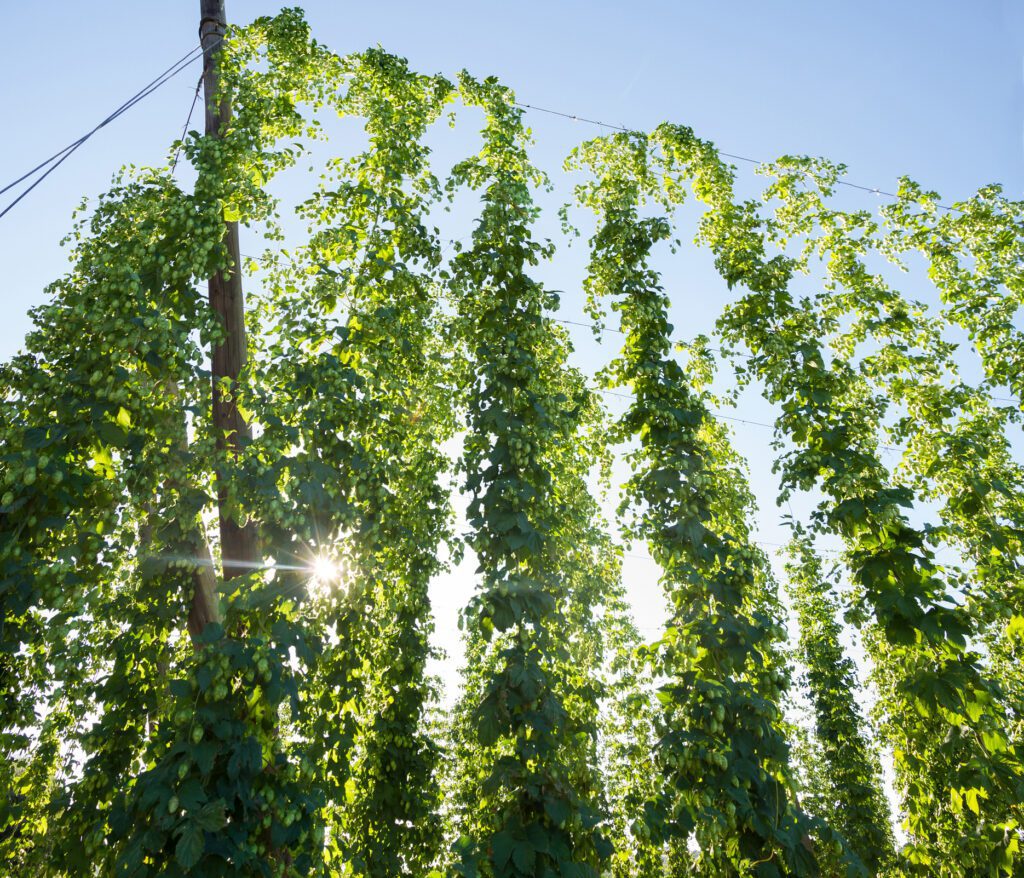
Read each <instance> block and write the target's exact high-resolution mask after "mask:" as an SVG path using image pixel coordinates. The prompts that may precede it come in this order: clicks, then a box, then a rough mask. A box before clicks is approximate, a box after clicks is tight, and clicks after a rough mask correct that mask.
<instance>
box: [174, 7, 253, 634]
mask: <svg viewBox="0 0 1024 878" xmlns="http://www.w3.org/2000/svg"><path fill="white" fill-rule="evenodd" d="M199 6H200V12H201V18H200V21H199V39H200V42H201V44H202V47H203V65H204V66H203V93H204V96H205V104H206V134H207V136H209V137H221V136H222V134H223V131H224V129H225V128H226V127H227V124H228V122H229V121H230V119H231V102H230V101H229V100H227V99H221V98H219V96H218V91H219V89H220V74H219V70H218V66H217V58H218V52H219V48H220V43H221V40H222V39H223V37H224V32H225V30H226V28H227V16H226V13H225V11H224V0H200V3H199ZM224 226H225V228H224V243H225V244H226V245H227V248H228V252H229V254H230V256H231V261H232V263H233V269H232V270H231V271H230V273H227V272H221V271H219V272H217V273H216V274H215V275H213V277H211V278H210V282H209V295H210V307H211V308H213V310H214V311H215V312H216V313H217V315H218V317H219V318H220V320H221V323H222V325H223V326H224V329H225V332H226V337H225V339H224V341H223V342H222V343H221V344H219V345H216V346H215V347H214V348H213V354H212V360H213V365H212V371H213V427H214V430H215V431H216V440H217V447H218V449H219V450H221V451H223V452H225V453H226V455H227V458H228V461H230V458H231V455H232V452H234V451H237V450H238V449H239V448H240V447H241V445H242V443H243V442H245V441H247V440H249V439H251V438H252V432H251V431H250V429H249V425H248V424H247V423H246V421H245V418H244V417H243V416H242V414H241V412H239V410H238V406H237V405H236V404H235V402H234V399H233V396H231V395H230V394H227V395H225V393H224V391H223V389H222V384H223V382H224V380H225V379H228V382H229V384H230V385H232V386H233V385H234V383H235V382H236V381H237V379H238V375H239V373H240V372H241V371H242V369H243V368H244V367H245V363H246V359H247V350H246V338H245V298H244V296H243V295H242V274H241V256H240V254H239V250H238V223H236V222H225V224H224ZM230 469H231V468H230V465H226V466H224V467H222V468H221V470H220V471H219V472H218V473H217V503H218V512H219V517H220V550H221V564H222V566H223V568H224V579H225V580H228V579H231V578H233V577H235V576H241V575H243V574H245V573H248V572H250V571H251V570H252V568H253V565H254V564H258V563H259V562H260V554H259V547H258V544H257V539H256V529H255V527H254V526H253V525H252V524H249V525H247V526H246V527H240V526H239V525H238V523H237V522H236V521H235V520H234V519H233V518H232V517H231V515H230V513H229V512H228V510H227V502H226V501H227V493H228V492H227V486H228V482H229V479H230V476H231V474H230ZM197 609H198V610H200V611H201V614H202V615H203V616H204V617H205V618H202V619H196V620H193V619H192V617H191V616H190V625H189V627H190V629H193V630H194V629H195V628H197V627H198V629H199V630H202V626H203V625H204V624H205V622H207V621H212V619H213V618H216V619H219V617H220V614H219V611H218V612H217V614H216V616H215V617H211V616H210V613H209V611H210V609H211V608H210V607H199V608H197V607H196V606H195V604H193V611H194V612H195V611H196V610H197ZM193 622H195V623H198V624H195V625H194V624H193Z"/></svg>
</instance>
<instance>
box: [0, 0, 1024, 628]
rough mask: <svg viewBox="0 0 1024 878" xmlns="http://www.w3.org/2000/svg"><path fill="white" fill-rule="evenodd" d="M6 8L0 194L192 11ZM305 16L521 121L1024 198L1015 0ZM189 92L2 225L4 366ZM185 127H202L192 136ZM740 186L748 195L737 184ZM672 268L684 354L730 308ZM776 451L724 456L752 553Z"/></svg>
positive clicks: (113, 93)
mask: <svg viewBox="0 0 1024 878" xmlns="http://www.w3.org/2000/svg"><path fill="white" fill-rule="evenodd" d="M5 6H6V8H5V9H4V11H3V12H2V13H0V15H2V19H0V20H2V22H3V25H4V27H3V37H2V38H0V39H2V51H0V75H2V81H3V82H5V83H6V87H5V89H4V90H3V92H2V94H0V113H2V115H3V118H5V119H6V120H7V126H6V129H5V137H4V138H3V140H2V141H0V185H4V184H6V183H7V182H8V181H9V180H11V179H13V178H15V177H17V176H19V175H20V174H21V173H22V172H24V171H26V170H28V169H29V168H30V167H32V166H33V165H35V164H36V163H37V162H38V161H40V160H41V159H42V158H45V157H46V156H48V155H49V154H51V153H52V152H54V151H56V150H57V149H59V148H60V147H62V146H64V145H65V144H67V143H68V142H70V141H71V140H73V139H75V138H77V137H78V136H79V135H80V134H81V133H83V132H85V131H86V130H88V129H90V128H91V127H93V125H95V124H96V122H98V121H99V120H100V119H101V118H102V117H104V116H105V115H106V114H107V113H108V112H110V111H111V110H112V109H114V108H115V107H116V106H117V105H119V104H120V103H121V102H122V101H123V100H124V99H125V98H127V97H128V96H130V95H131V94H132V93H133V92H135V91H136V90H137V89H138V88H139V87H140V86H141V85H143V84H145V83H146V82H148V81H149V80H150V79H152V78H153V77H154V76H155V75H156V74H157V73H159V72H160V71H161V70H162V69H164V68H165V67H167V66H168V65H169V64H170V63H171V62H172V61H174V60H175V59H176V58H178V57H180V56H181V55H183V54H184V53H185V52H186V51H188V49H189V48H191V47H192V46H193V45H195V44H196V42H197V30H196V29H197V24H198V6H199V4H198V3H197V2H192V3H181V2H173V3H172V2H167V0H164V2H154V0H145V2H136V3H132V4H125V3H124V2H118V3H115V2H107V0H89V2H88V3H85V2H80V0H79V2H71V0H55V2H51V3H50V4H48V5H46V6H45V7H43V6H41V5H39V4H17V5H15V4H13V3H7V4H5ZM276 8H277V7H276V6H275V5H273V4H271V3H267V2H262V0H260V2H240V0H228V14H229V16H230V17H231V19H232V20H233V21H236V22H244V21H248V20H250V19H251V18H253V17H254V16H256V15H260V14H267V13H272V12H274V11H275V10H276ZM305 9H306V12H307V15H308V18H309V20H310V22H311V24H312V27H313V31H314V34H315V35H316V36H317V38H318V39H320V40H321V41H322V42H324V43H326V44H327V45H328V46H330V47H331V48H332V49H334V50H335V51H338V52H341V53H344V52H348V51H353V50H358V49H361V48H365V47H366V46H369V45H373V44H377V43H380V44H381V45H383V46H384V48H386V49H388V50H389V51H392V52H395V53H397V54H401V55H404V56H406V57H408V58H409V60H410V62H411V64H412V66H413V67H414V68H416V69H419V70H422V71H424V72H442V73H446V74H454V73H455V72H456V71H458V70H459V69H460V68H463V67H465V68H467V69H469V70H470V71H471V72H473V73H475V74H477V75H479V76H484V75H488V74H495V75H497V76H498V77H499V78H501V79H502V80H503V81H504V82H506V83H507V84H509V85H511V86H512V87H514V88H515V90H516V92H517V96H518V98H519V99H520V100H521V101H523V102H525V103H528V104H534V105H538V106H542V107H549V108H553V109H557V110H560V111H564V112H568V113H571V114H577V115H579V116H581V117H585V118H590V119H598V120H602V121H604V122H608V123H612V124H620V125H627V126H631V127H638V128H649V127H653V126H654V125H656V124H657V123H659V122H661V121H663V120H668V121H673V122H681V123H684V124H687V125H690V126H691V127H693V128H694V129H695V130H696V131H697V133H698V134H699V135H700V136H702V137H705V138H709V139H712V140H714V141H715V142H716V143H717V144H718V146H719V147H720V148H721V149H723V150H725V151H728V152H732V153H737V154H741V155H745V156H750V157H753V158H757V159H771V158H773V157H775V156H777V155H780V154H783V153H802V154H816V155H824V156H827V157H829V158H832V159H835V160H839V161H843V162H845V163H846V164H847V165H848V166H849V169H850V170H849V177H848V179H850V180H851V181H853V182H857V183H861V184H864V185H867V186H870V187H878V188H881V189H891V188H892V187H893V186H894V185H895V180H896V178H897V177H898V176H899V175H901V174H904V173H906V174H910V175H911V176H913V177H914V178H916V179H918V180H920V181H921V182H923V183H924V184H926V185H927V186H928V187H930V188H935V189H937V190H939V191H940V192H941V193H942V195H943V197H944V199H946V201H947V203H948V201H950V200H955V199H957V198H961V197H966V196H968V195H969V194H971V192H973V191H974V190H975V189H976V188H977V187H978V186H980V185H983V184H986V183H990V182H1002V183H1003V184H1004V185H1005V186H1006V188H1007V191H1008V193H1009V194H1010V195H1011V196H1013V197H1021V195H1022V189H1024V161H1022V158H1024V127H1022V125H1024V79H1022V74H1024V67H1022V56H1024V3H1020V2H1019V0H1018V2H1010V0H976V2H972V3H964V2H953V0H938V2H936V0H929V2H923V0H915V2H909V0H904V2H892V0H888V2H882V0H866V2H859V3H856V4H854V3H838V2H831V3H830V2H820V0H818V2H805V0H789V2H776V3H771V4H769V3H764V2H752V0H734V2H732V3H728V4H724V3H699V2H693V0H686V2H675V3H669V2H653V3H648V4H645V5H640V4H634V3H611V2H593V0H592V2H587V3H584V2H557V0H554V2H551V0H549V2H544V3H540V2H533V0H526V2H517V3H494V2H492V3H480V2H475V3H470V2H444V0H439V2H432V3H423V2H418V3H412V2H376V3H364V4H350V3H339V2H327V0H318V2H308V3H306V4H305ZM198 73H199V69H198V65H194V66H193V67H191V68H189V70H188V71H187V72H185V73H183V74H182V75H181V76H179V77H177V78H176V79H174V80H172V81H171V82H170V83H169V84H167V85H166V86H164V87H163V88H162V89H161V90H159V91H158V92H156V93H155V94H154V95H152V96H151V97H149V98H148V99H146V100H145V101H144V102H143V103H142V104H140V105H139V106H138V107H136V108H134V109H133V110H131V111H130V112H129V113H128V114H126V115H125V116H123V117H122V118H121V119H119V120H117V121H116V122H115V123H113V124H112V125H111V126H109V127H108V128H106V129H104V130H103V131H101V132H100V133H99V134H97V135H96V136H95V137H94V138H93V139H92V140H91V141H89V143H87V144H86V145H85V146H84V147H83V148H82V149H80V150H79V151H78V152H77V153H76V154H75V155H74V156H73V157H72V158H71V159H69V160H68V161H67V162H65V164H64V165H63V166H62V167H61V168H60V169H59V170H58V171H57V172H56V173H55V174H53V175H52V176H51V177H50V178H48V179H47V180H46V181H45V182H44V183H43V184H42V185H41V186H40V187H39V188H38V189H37V190H36V191H35V192H33V193H32V194H31V195H30V196H29V197H28V198H27V199H26V200H25V201H24V202H22V203H21V204H20V205H18V207H16V208H15V209H14V211H12V212H11V213H10V214H9V215H8V216H6V217H4V218H3V219H2V220H0V266H2V269H3V288H2V291H0V306H2V311H0V313H2V316H3V319H2V320H0V357H2V358H4V359H6V358H7V357H9V356H10V355H11V354H12V353H14V351H15V350H16V349H17V348H18V346H19V345H20V343H21V339H22V337H23V336H24V333H25V332H26V330H27V329H28V327H29V321H28V318H27V315H26V312H27V310H28V309H29V308H30V307H32V306H33V305H36V304H38V303H40V302H42V301H43V298H44V293H43V289H44V287H45V285H46V284H47V283H48V282H50V281H51V280H53V279H54V278H56V277H57V276H58V275H59V274H60V273H61V272H62V271H64V269H65V267H66V258H65V256H64V254H63V252H62V251H61V249H60V247H59V241H60V239H61V237H62V236H63V235H64V234H65V233H66V232H67V230H68V229H69V226H70V214H71V211H72V209H73V208H74V207H75V205H76V204H77V203H78V202H79V200H80V199H81V197H82V196H83V195H95V194H97V193H98V192H101V191H102V190H103V189H105V188H106V187H107V185H108V184H109V181H110V177H111V175H112V173H113V172H114V171H115V170H116V169H117V168H118V166H119V165H121V164H129V163H134V164H139V165H145V164H154V163H160V162H162V161H163V160H164V156H165V155H166V147H167V144H168V143H170V142H171V141H172V140H174V139H175V138H176V137H177V136H178V135H179V133H180V131H181V127H182V125H183V123H184V121H185V116H186V113H187V112H188V108H189V104H190V102H191V99H192V90H193V88H194V86H195V81H196V77H197V76H198ZM199 119H200V117H199V115H198V114H197V116H196V117H194V120H193V127H197V126H198V125H199V124H201V123H200V121H199ZM527 119H528V121H529V123H530V125H531V126H532V127H533V129H534V133H535V137H536V141H537V144H536V149H535V159H536V161H537V163H538V164H539V165H540V166H541V167H543V168H544V169H545V170H547V171H548V172H549V173H552V174H553V175H554V176H555V177H556V178H557V177H558V175H559V170H558V169H559V167H560V165H561V162H562V159H563V157H564V156H565V154H566V153H567V152H568V150H569V149H570V148H571V147H572V146H573V145H574V144H575V143H577V142H579V141H580V140H582V139H584V138H586V137H591V136H594V135H595V134H597V133H599V130H598V129H596V128H593V127H592V126H589V125H586V124H584V123H573V122H571V121H568V120H565V119H561V118H557V117H554V116H548V115H544V114H536V113H530V114H528V116H527ZM463 137H464V139H463V140H461V141H458V143H455V144H453V145H452V146H453V149H457V148H458V147H459V145H460V144H461V145H462V146H465V147H466V148H467V149H468V150H470V151H471V150H472V148H473V136H472V131H467V133H466V134H465V135H464V136H463ZM453 154H454V153H453ZM439 170H444V168H443V167H441V168H439ZM739 174H740V175H741V178H745V179H747V180H748V182H749V183H750V185H753V181H754V177H753V175H752V173H751V171H750V169H749V168H748V167H747V166H745V165H744V166H741V167H740V168H739ZM292 179H294V180H296V181H298V182H301V178H292ZM298 182H295V183H294V185H295V187H296V188H295V189H294V190H292V189H290V188H289V187H291V186H292V185H293V183H292V182H289V183H286V184H283V186H284V188H283V190H282V192H283V194H284V195H285V196H286V197H287V196H289V195H293V196H294V197H299V189H298V188H297V187H298ZM309 185H312V183H310V184H309ZM567 195H568V190H567V188H566V186H565V183H564V181H563V183H562V184H561V189H560V191H558V192H556V193H554V194H553V195H550V196H545V197H544V199H543V201H542V203H543V204H544V206H545V208H546V209H547V210H546V215H545V219H544V221H543V223H542V231H543V233H545V234H552V235H553V234H554V233H555V229H556V228H557V222H556V220H555V219H554V209H555V208H556V207H557V206H558V204H560V203H561V202H562V201H564V200H565V199H566V197H567ZM9 197H10V193H9V194H8V195H5V196H3V197H2V200H0V205H3V204H6V203H7V200H8V199H9ZM843 197H844V199H846V202H845V203H847V204H848V205H850V206H856V207H861V206H865V204H870V203H872V202H873V200H874V196H872V195H870V194H867V193H855V192H851V191H848V192H846V193H844V196H843ZM468 216H469V214H468V213H467V214H466V217H468ZM687 237H689V233H688V232H684V239H685V238H687ZM558 259H559V260H560V261H559V262H558V264H557V265H555V266H551V267H549V268H546V269H545V270H544V278H545V280H546V281H548V282H549V283H550V284H551V285H552V286H553V287H555V288H557V289H560V290H563V291H564V296H563V311H562V316H563V317H566V318H570V319H580V317H581V314H582V311H581V296H580V293H579V281H580V276H581V275H580V271H581V266H582V263H583V260H584V259H585V253H584V252H583V248H582V247H578V246H577V247H574V248H573V249H572V250H569V251H566V250H565V249H564V248H562V249H561V250H560V256H559V257H558ZM666 265H671V269H670V270H669V271H667V272H666V288H667V289H668V291H669V292H670V294H672V295H674V296H675V295H677V296H678V301H679V305H678V306H677V309H676V316H677V320H676V323H677V326H678V327H679V334H680V337H684V336H692V335H693V334H695V333H696V332H698V331H707V330H708V329H709V328H710V326H711V324H712V322H713V320H714V316H715V314H716V313H717V311H718V309H719V308H720V306H721V304H722V303H724V301H725V299H724V298H723V297H724V296H725V291H724V287H723V286H722V285H721V283H720V282H718V281H717V278H715V276H714V274H713V271H712V270H711V268H710V258H709V257H708V256H707V254H693V253H688V254H684V255H683V256H682V257H681V258H680V259H679V260H678V261H675V262H672V263H666ZM574 333H576V331H575V330H574ZM576 337H577V338H578V340H579V347H580V363H581V365H583V366H584V367H585V368H593V367H595V366H596V365H598V364H599V363H600V362H601V359H602V356H603V354H602V349H600V348H598V347H597V346H595V345H594V344H593V343H592V342H590V340H589V337H588V336H587V334H586V333H585V332H583V331H580V332H578V333H576ZM613 407H614V405H613ZM732 414H734V415H735V416H737V417H741V418H745V419H748V420H755V421H768V420H771V412H770V410H769V409H768V408H767V407H766V406H765V405H763V404H762V403H760V401H759V400H757V399H756V398H747V399H745V401H744V403H743V405H742V407H741V410H740V411H737V412H733V413H732ZM770 435H771V433H770V430H767V429H765V428H763V427H757V426H752V425H749V424H747V425H744V424H737V425H736V442H737V445H738V447H739V448H740V450H741V451H742V452H743V453H744V454H745V455H746V456H747V458H748V459H749V460H750V462H751V469H752V480H753V483H754V485H755V488H756V490H757V493H758V494H759V496H760V497H761V500H762V513H761V516H760V518H759V525H760V534H761V537H762V538H763V539H765V540H767V541H773V540H774V541H781V540H783V539H784V538H785V531H784V530H782V529H781V528H780V527H779V523H778V518H779V513H778V511H777V510H776V509H775V507H774V503H773V502H772V497H773V494H774V487H773V483H772V479H771V477H770V473H769V472H768V471H769V469H770V449H769V447H768V442H769V440H770ZM645 565H646V566H645ZM626 574H627V577H628V578H629V580H630V582H631V591H632V593H633V595H634V600H635V603H636V605H637V609H638V616H639V618H640V621H641V624H642V625H643V626H644V627H645V628H653V626H654V625H655V624H656V622H657V617H658V615H659V613H658V612H657V610H656V609H655V608H654V604H655V603H657V598H656V595H657V587H656V584H655V582H654V579H653V577H652V575H651V574H652V571H651V569H650V565H649V564H648V563H647V562H644V561H642V560H640V559H627V564H626ZM470 588H471V583H470V581H469V579H468V578H467V577H465V576H462V577H456V578H454V579H453V580H452V581H451V582H450V583H448V585H447V586H446V587H444V588H442V589H441V590H440V591H439V593H438V599H439V604H438V611H439V615H440V616H441V618H440V619H439V629H440V630H441V631H442V632H443V631H445V630H451V629H452V628H453V627H454V626H453V625H452V622H453V619H454V615H453V614H454V612H455V609H456V607H457V606H459V605H460V604H461V603H462V602H463V601H464V599H465V597H466V596H468V591H469V589H470ZM450 625H451V628H449V626H450ZM442 636H443V635H442ZM448 645H451V644H448Z"/></svg>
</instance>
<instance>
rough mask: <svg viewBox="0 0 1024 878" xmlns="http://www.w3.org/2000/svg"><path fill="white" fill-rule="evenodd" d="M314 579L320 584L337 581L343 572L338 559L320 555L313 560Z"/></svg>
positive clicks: (329, 583)
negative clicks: (334, 559) (333, 559)
mask: <svg viewBox="0 0 1024 878" xmlns="http://www.w3.org/2000/svg"><path fill="white" fill-rule="evenodd" d="M312 571H313V580H314V581H315V582H316V583H317V584H319V585H331V584H332V583H334V582H337V580H338V577H339V576H340V574H341V570H340V568H339V567H338V564H337V562H336V561H332V560H331V559H330V558H325V557H323V556H320V557H318V558H316V559H315V560H314V561H313V567H312Z"/></svg>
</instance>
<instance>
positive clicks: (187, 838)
mask: <svg viewBox="0 0 1024 878" xmlns="http://www.w3.org/2000/svg"><path fill="white" fill-rule="evenodd" d="M205 847H206V840H205V838H204V836H203V830H202V827H201V826H199V824H198V823H187V824H186V825H185V829H184V831H183V832H182V833H181V838H179V839H178V844H177V845H176V846H175V848H174V857H175V859H176V860H177V861H178V864H179V865H180V866H181V868H182V869H185V870H189V869H193V868H195V866H196V864H197V863H198V862H199V860H200V859H201V858H202V856H203V850H204V849H205Z"/></svg>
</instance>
